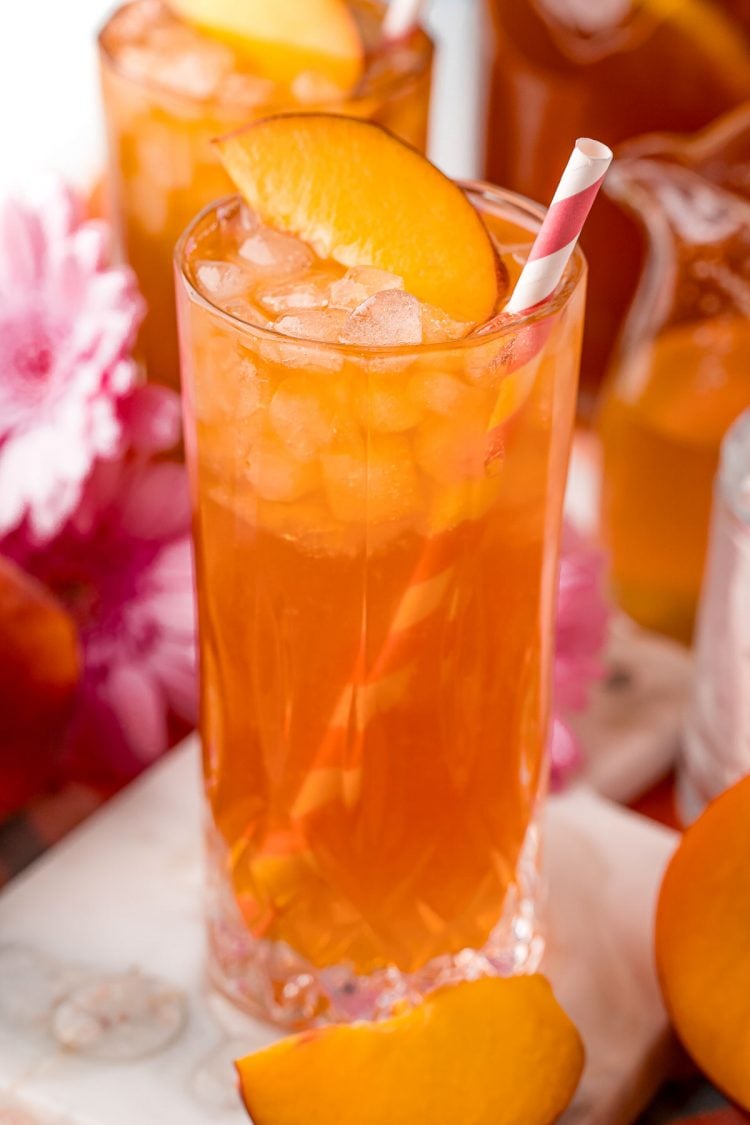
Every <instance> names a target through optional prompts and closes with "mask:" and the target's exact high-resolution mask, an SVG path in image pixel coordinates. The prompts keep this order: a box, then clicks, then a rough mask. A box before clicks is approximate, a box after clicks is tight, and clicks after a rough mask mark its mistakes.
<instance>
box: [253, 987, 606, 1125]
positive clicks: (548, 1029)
mask: <svg viewBox="0 0 750 1125" xmlns="http://www.w3.org/2000/svg"><path fill="white" fill-rule="evenodd" d="M583 1058H584V1052H583V1045H582V1043H581V1038H580V1036H579V1034H578V1032H577V1030H576V1028H575V1026H574V1025H573V1024H572V1023H571V1021H570V1019H569V1018H568V1016H567V1015H566V1014H565V1012H564V1011H563V1010H562V1008H561V1007H560V1006H559V1004H558V1003H557V1001H556V1000H555V997H554V995H553V993H552V989H551V988H550V986H549V984H548V982H547V981H546V980H545V979H544V977H541V976H527V977H514V978H507V979H504V980H503V979H499V978H494V979H493V978H485V979H483V980H477V981H464V982H463V983H461V984H458V985H456V986H455V987H453V988H443V989H440V990H439V991H437V992H434V993H433V994H432V995H431V996H429V997H428V998H427V999H426V1000H425V1001H424V1002H423V1003H422V1004H420V1005H418V1006H417V1007H415V1008H412V1009H411V1010H409V1011H407V1012H404V1013H402V1014H399V1015H396V1016H392V1017H391V1018H390V1019H385V1020H381V1021H380V1022H378V1023H357V1024H352V1025H349V1026H338V1027H326V1028H321V1029H316V1030H314V1031H308V1032H303V1033H301V1034H299V1035H294V1036H291V1037H289V1038H287V1039H282V1040H281V1042H279V1043H275V1044H273V1045H272V1046H271V1047H266V1048H265V1049H264V1050H261V1051H257V1052H256V1053H255V1054H252V1055H248V1056H247V1058H244V1059H240V1060H238V1062H237V1064H236V1065H237V1070H238V1073H239V1078H240V1088H241V1092H242V1096H243V1099H244V1101H245V1105H246V1106H247V1109H248V1111H249V1113H250V1114H251V1115H252V1119H253V1121H254V1122H256V1125H309V1123H311V1122H326V1123H328V1122H335V1121H340V1122H344V1121H345V1122H346V1123H347V1125H383V1122H388V1123H389V1125H414V1123H415V1122H422V1121H424V1122H428V1121H429V1122H430V1125H456V1123H457V1122H461V1125H551V1123H552V1122H553V1121H556V1120H557V1118H558V1117H559V1115H560V1114H561V1113H562V1111H563V1110H564V1109H565V1107H566V1106H567V1105H568V1104H569V1102H570V1100H571V1098H572V1097H573V1094H574V1092H575V1089H576V1087H577V1085H578V1083H579V1081H580V1077H581V1071H582V1069H583ZM363 1092H364V1093H363Z"/></svg>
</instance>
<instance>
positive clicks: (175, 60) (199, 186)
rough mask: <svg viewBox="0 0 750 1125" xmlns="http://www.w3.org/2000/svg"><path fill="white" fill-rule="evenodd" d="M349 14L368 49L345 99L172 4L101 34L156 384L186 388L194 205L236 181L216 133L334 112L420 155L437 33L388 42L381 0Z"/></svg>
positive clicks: (120, 211) (123, 245)
mask: <svg viewBox="0 0 750 1125" xmlns="http://www.w3.org/2000/svg"><path fill="white" fill-rule="evenodd" d="M268 3H269V4H273V3H274V0H268ZM351 10H352V13H353V15H354V17H355V20H356V23H357V26H358V28H359V31H360V34H361V38H362V44H363V49H364V52H365V54H364V59H363V70H362V76H361V78H360V80H359V82H358V83H357V85H356V87H355V88H354V89H353V90H352V91H351V93H350V94H347V95H344V94H342V93H341V91H337V90H336V88H335V87H332V85H331V83H330V82H329V81H327V80H326V78H325V77H324V76H322V75H319V74H316V73H314V72H310V71H303V72H301V73H300V74H298V75H297V76H296V77H295V78H294V79H293V80H292V81H291V82H284V83H282V82H274V81H272V80H270V79H269V78H267V77H264V76H261V75H259V74H257V73H255V72H254V70H253V67H252V65H251V64H250V63H249V62H248V61H247V59H246V58H245V57H244V56H243V52H242V48H241V46H240V45H237V44H236V43H235V44H232V43H230V42H226V41H221V40H220V39H218V38H216V37H215V36H213V35H210V34H208V33H207V32H205V31H203V30H199V29H197V28H195V27H193V26H191V25H190V24H189V23H187V22H186V21H185V20H183V19H181V18H180V17H179V16H178V15H177V14H175V13H174V12H173V11H172V10H171V9H170V7H169V4H168V3H166V2H164V0H132V2H131V3H129V4H126V5H125V6H124V7H122V8H120V9H119V10H118V11H117V12H116V13H115V15H113V16H112V18H111V19H110V20H109V21H108V22H107V24H106V26H105V27H104V29H103V30H102V32H101V34H100V37H99V53H100V64H101V81H102V94H103V100H104V113H105V120H106V126H107V135H108V144H109V169H108V182H107V191H108V196H109V200H108V211H109V217H110V218H111V220H112V222H113V225H114V230H115V235H116V240H117V243H118V247H119V251H120V252H121V254H122V255H123V256H124V258H125V259H127V260H128V261H129V262H130V264H131V265H132V266H133V268H134V269H135V271H136V274H137V275H138V281H139V284H140V287H141V290H142V292H143V294H144V296H145V298H146V301H147V305H148V315H147V317H146V320H145V323H144V326H143V329H142V333H141V340H140V344H141V349H142V353H143V356H144V359H145V362H146V367H147V372H148V377H149V378H150V379H152V380H155V381H157V382H160V383H165V384H168V385H170V386H173V387H178V386H179V365H178V349H177V330H176V324H175V308H174V285H173V281H172V255H173V252H174V246H175V243H176V241H177V239H178V237H179V235H180V234H181V232H182V231H183V230H184V228H185V226H186V225H187V223H188V222H190V220H191V219H192V218H193V217H194V216H195V215H196V214H197V212H198V211H200V210H201V209H202V208H203V207H204V206H205V205H206V204H207V203H209V202H210V201H211V200H213V199H217V198H219V197H220V196H222V195H224V194H226V192H228V191H229V190H231V187H232V185H231V183H230V181H229V179H228V177H227V175H226V173H225V172H224V170H223V168H222V167H221V165H220V163H219V161H218V158H217V156H216V153H215V150H214V149H213V147H212V145H211V140H212V139H213V138H214V137H216V136H218V135H220V134H223V133H227V132H229V131H231V130H232V129H234V128H238V127H240V126H241V125H244V124H247V122H249V121H251V120H253V119H255V118H258V117H263V116H267V115H268V114H272V113H278V112H282V111H284V110H287V109H292V108H296V109H300V108H303V109H320V108H321V107H328V108H335V109H336V112H338V113H347V114H351V115H352V116H357V117H366V118H369V119H371V120H374V121H378V122H380V123H381V124H383V125H386V126H387V127H388V128H389V129H391V130H392V131H393V132H394V133H396V134H397V135H399V136H401V137H403V138H404V139H405V140H407V141H409V142H410V143H411V144H412V145H414V146H415V148H418V149H419V150H420V151H424V149H425V145H426V135H427V121H428V110H429V98H430V74H431V64H432V44H431V42H430V40H429V39H428V37H427V36H426V35H425V34H424V32H422V31H421V30H415V31H414V32H412V33H411V34H409V35H407V36H406V37H404V38H403V39H400V40H399V41H398V42H397V43H393V44H386V43H384V42H383V41H382V36H381V31H380V27H381V22H382V18H383V13H384V11H385V5H384V4H382V3H381V2H380V0H351Z"/></svg>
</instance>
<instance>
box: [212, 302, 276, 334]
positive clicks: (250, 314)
mask: <svg viewBox="0 0 750 1125" xmlns="http://www.w3.org/2000/svg"><path fill="white" fill-rule="evenodd" d="M221 307H222V308H223V309H224V311H225V312H228V313H229V315H230V316H236V317H237V319H238V320H242V321H244V323H245V324H252V325H253V326H254V327H255V328H268V327H270V326H269V323H268V320H267V319H266V317H265V316H264V315H263V313H262V312H261V310H260V309H259V308H258V306H257V305H256V304H255V302H254V301H252V300H251V299H250V297H247V296H244V297H232V298H230V299H228V300H225V301H223V302H222V306H221Z"/></svg>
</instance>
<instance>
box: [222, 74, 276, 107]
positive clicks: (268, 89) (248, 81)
mask: <svg viewBox="0 0 750 1125" xmlns="http://www.w3.org/2000/svg"><path fill="white" fill-rule="evenodd" d="M276 90H277V86H276V84H275V83H274V82H272V81H271V79H270V78H261V77H260V75H258V74H240V73H239V72H237V71H233V72H232V73H231V74H226V75H225V76H224V77H223V78H222V80H221V82H220V83H219V85H218V87H217V90H216V99H217V101H220V102H231V103H232V104H233V105H236V106H259V105H268V104H269V103H270V102H272V101H273V97H274V94H275V92H276Z"/></svg>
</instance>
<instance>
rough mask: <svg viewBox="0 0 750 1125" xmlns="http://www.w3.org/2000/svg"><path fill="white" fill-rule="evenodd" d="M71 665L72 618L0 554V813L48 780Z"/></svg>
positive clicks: (74, 669)
mask: <svg viewBox="0 0 750 1125" xmlns="http://www.w3.org/2000/svg"><path fill="white" fill-rule="evenodd" d="M79 672H80V653H79V648H78V635H77V631H76V627H75V623H74V621H73V619H72V618H71V617H70V615H69V614H68V612H67V611H66V610H65V608H64V607H63V606H62V605H61V604H60V603H59V602H58V601H57V600H56V599H55V598H54V597H53V596H52V594H50V593H49V592H48V591H47V590H45V589H44V587H43V586H41V585H40V584H39V583H38V582H36V581H35V580H34V579H33V578H30V577H29V575H27V574H24V573H23V572H22V571H21V570H20V569H19V568H17V567H16V566H15V565H14V564H13V563H11V562H10V561H9V560H8V559H2V558H0V817H2V816H5V815H7V814H8V813H10V812H12V811H13V810H14V809H15V808H17V807H18V806H20V805H21V804H23V803H24V802H25V801H27V800H28V799H29V798H30V797H31V796H32V795H33V793H34V792H35V791H36V790H38V789H40V788H41V787H42V786H43V785H44V784H45V783H46V781H47V780H48V774H49V772H50V770H51V767H52V762H53V756H54V754H55V752H56V751H57V749H58V748H59V743H60V739H61V737H62V733H63V730H64V727H65V723H66V721H67V718H68V713H69V708H70V705H71V702H72V698H73V692H74V691H75V688H76V685H77V683H78V676H79Z"/></svg>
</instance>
